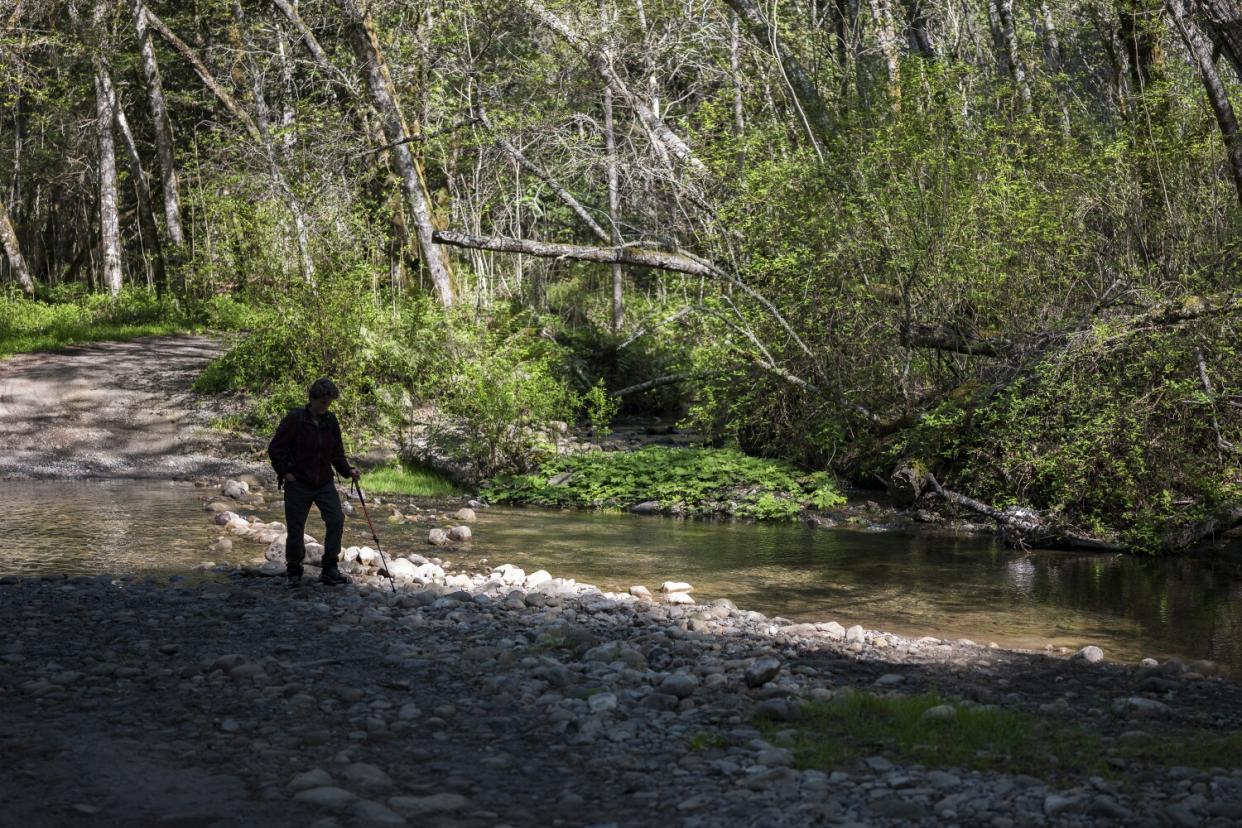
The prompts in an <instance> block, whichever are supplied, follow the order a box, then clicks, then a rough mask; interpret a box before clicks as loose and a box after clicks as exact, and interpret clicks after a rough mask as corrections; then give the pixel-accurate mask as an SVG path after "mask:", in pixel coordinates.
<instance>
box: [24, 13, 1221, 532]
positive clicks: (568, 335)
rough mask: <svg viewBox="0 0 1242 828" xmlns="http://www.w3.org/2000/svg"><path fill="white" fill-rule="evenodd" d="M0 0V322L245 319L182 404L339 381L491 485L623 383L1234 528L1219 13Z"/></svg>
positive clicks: (362, 411) (687, 402)
mask: <svg viewBox="0 0 1242 828" xmlns="http://www.w3.org/2000/svg"><path fill="white" fill-rule="evenodd" d="M0 27H2V29H0V102H2V109H3V117H2V118H0V240H2V241H3V246H4V252H5V254H6V255H5V257H4V261H3V263H2V264H0V280H2V281H3V282H4V283H5V284H6V285H7V286H8V287H9V294H8V298H7V299H5V300H3V301H4V304H3V305H0V313H2V314H3V318H0V334H5V335H6V336H14V335H16V333H17V332H19V331H20V329H21V328H22V326H23V325H33V324H36V323H37V322H39V320H44V321H46V320H47V319H50V318H53V317H56V316H57V314H62V315H63V314H77V315H78V316H81V315H83V314H85V315H86V316H88V317H90V318H92V319H112V320H114V321H126V320H129V321H136V320H144V319H148V320H160V319H162V320H169V319H177V320H181V321H183V322H185V323H187V324H188V323H190V322H194V323H203V324H209V325H212V326H215V327H222V328H233V329H237V330H239V331H244V332H245V336H244V337H241V338H239V339H238V340H237V344H236V345H235V347H234V348H233V350H232V351H231V352H230V353H229V355H228V356H226V357H225V358H224V359H222V360H221V361H219V362H218V363H216V364H214V365H213V366H212V368H211V369H209V371H208V372H207V373H206V374H205V375H204V376H203V378H202V379H200V383H199V385H200V387H201V388H202V389H203V390H226V389H247V390H250V391H254V392H262V393H261V394H260V395H256V397H255V399H257V400H258V401H259V402H257V403H256V406H255V410H254V416H255V417H256V418H257V419H258V420H260V421H262V420H265V419H269V420H270V418H271V417H272V416H274V415H275V414H276V413H277V412H279V411H281V410H282V409H283V408H285V407H287V406H289V405H292V404H295V403H296V402H297V401H298V400H300V398H301V397H302V395H303V393H304V391H303V389H304V388H305V385H306V382H307V380H308V379H309V378H313V377H314V376H317V375H319V374H323V373H329V374H332V375H334V376H336V377H337V378H338V379H339V380H340V381H341V384H342V385H343V387H344V390H345V392H346V393H345V397H344V399H343V402H344V403H345V404H346V406H347V408H348V409H349V410H350V413H351V414H353V415H354V417H355V422H358V423H362V422H367V423H370V424H371V426H372V427H373V428H375V429H377V430H381V431H383V432H385V433H387V434H389V435H393V434H395V435H398V436H400V435H403V434H405V433H406V432H408V431H409V429H410V428H411V427H412V425H413V424H415V423H417V422H419V420H420V417H422V416H423V413H422V412H425V411H426V410H427V407H428V406H430V407H432V408H434V409H435V410H436V411H437V412H439V413H440V414H442V415H444V416H446V417H448V418H450V419H451V421H452V422H453V423H455V424H456V425H455V426H454V428H456V429H457V431H456V433H457V435H458V436H459V437H460V436H461V435H462V434H463V433H464V434H466V435H467V436H468V437H469V442H470V448H469V450H470V451H471V459H472V460H474V461H475V463H476V465H477V466H478V468H479V471H480V474H482V475H484V476H487V475H493V474H496V473H499V472H503V471H512V470H522V469H523V468H524V467H528V466H530V465H531V464H532V463H535V462H537V461H538V450H537V448H538V441H537V439H536V438H535V437H532V436H531V435H538V434H539V433H540V432H541V430H543V431H545V432H546V430H547V429H548V428H553V427H554V425H553V424H554V423H555V422H556V421H559V420H578V421H579V422H582V423H585V424H592V425H594V426H595V427H597V428H601V427H603V426H604V424H605V423H606V421H607V420H608V419H609V417H610V416H611V415H612V414H613V413H614V412H615V411H616V410H618V408H619V409H620V410H621V411H623V412H626V413H638V414H660V415H663V416H666V417H677V418H680V419H681V420H682V421H683V422H684V423H685V424H686V425H687V426H688V427H691V428H694V429H697V430H700V431H702V432H703V433H705V434H706V435H707V437H708V439H709V440H710V441H711V442H712V443H714V444H717V445H722V446H723V445H729V446H736V447H740V448H741V449H743V450H744V451H746V452H749V453H751V454H756V455H762V456H770V457H779V458H783V459H786V460H789V461H792V462H793V463H796V464H798V465H799V466H800V467H802V468H804V469H807V470H821V471H822V470H827V471H831V472H833V473H834V474H836V475H839V476H840V477H841V478H843V479H847V480H851V481H853V482H855V483H861V484H865V485H879V484H890V485H892V484H893V482H894V481H893V479H892V475H893V473H894V472H895V471H897V472H900V473H901V474H899V476H898V479H897V483H898V484H899V485H898V489H899V490H900V489H901V488H902V485H904V486H905V489H906V490H908V489H910V488H911V487H912V488H913V489H914V493H915V494H917V493H918V492H919V491H920V490H921V489H922V488H923V487H924V486H925V485H927V486H933V487H934V486H937V485H939V484H943V485H944V486H945V487H946V489H949V491H951V492H958V493H962V494H959V495H957V496H958V497H959V498H966V497H970V498H975V499H977V500H978V501H981V502H982V503H981V505H985V506H988V507H995V508H996V509H998V510H1004V509H1006V508H1007V507H1008V508H1009V511H1007V512H1004V511H1002V512H998V513H997V514H998V515H1001V516H1002V517H999V518H998V519H1000V520H1002V522H1005V521H1009V522H1011V523H1012V522H1015V521H1019V522H1020V521H1021V520H1024V519H1025V518H1024V517H1023V516H1024V515H1026V514H1027V513H1026V512H1023V511H1022V510H1021V509H1018V508H1016V507H1019V506H1026V507H1032V508H1034V509H1035V510H1038V512H1039V515H1040V520H1041V521H1048V523H1049V525H1053V526H1055V527H1057V528H1056V532H1057V533H1059V536H1060V537H1062V538H1071V539H1077V540H1079V541H1082V542H1084V543H1099V544H1103V545H1110V546H1111V545H1119V546H1124V547H1127V548H1137V549H1145V550H1159V549H1178V548H1182V547H1184V546H1186V545H1187V544H1189V543H1191V542H1193V541H1196V540H1199V539H1201V538H1203V537H1205V536H1207V535H1210V534H1212V533H1213V532H1216V531H1219V530H1221V529H1224V528H1227V526H1228V525H1231V524H1232V523H1234V522H1236V521H1237V518H1238V517H1239V515H1240V514H1242V512H1239V510H1238V506H1239V503H1242V472H1240V471H1239V466H1240V458H1239V449H1238V446H1239V443H1240V441H1242V383H1240V382H1239V379H1240V378H1242V366H1240V365H1239V359H1238V337H1237V324H1238V318H1237V314H1238V311H1239V310H1240V309H1242V291H1239V289H1238V275H1239V258H1240V254H1242V248H1240V245H1239V239H1240V236H1239V229H1240V218H1242V212H1240V210H1239V203H1240V199H1242V138H1240V137H1239V135H1238V128H1237V122H1236V117H1235V115H1234V112H1233V109H1232V103H1231V102H1232V101H1233V100H1236V99H1237V97H1238V83H1239V78H1240V77H1242V75H1240V72H1242V11H1240V10H1239V7H1238V6H1236V5H1235V3H1234V2H1233V0H1167V2H1165V3H1163V4H1162V3H1160V2H1149V0H931V2H923V0H900V1H899V0H865V2H859V0H825V1H824V2H821V0H787V2H770V3H769V2H760V0H681V2H666V0H598V1H597V0H592V1H591V2H581V0H569V1H568V2H561V0H543V1H542V2H541V1H540V0H511V1H510V2H502V1H501V0H475V1H473V2H467V0H448V1H447V2H435V3H432V2H423V0H415V1H414V2H408V1H406V0H376V2H363V0H315V1H314V2H311V1H310V0H304V2H300V3H298V2H294V0H271V2H258V0H245V1H244V2H243V1H242V0H231V2H230V0H188V2H175V3H174V2H150V3H144V2H143V0H122V1H120V2H118V1H117V0H95V2H87V1H86V0H83V1H82V2H51V0H2V2H0ZM927 472H932V473H933V474H934V480H933V479H932V478H927V477H926V476H925V475H926V473H927ZM905 493H906V494H910V492H909V491H906V492H905ZM960 502H967V501H965V500H962V501H960Z"/></svg>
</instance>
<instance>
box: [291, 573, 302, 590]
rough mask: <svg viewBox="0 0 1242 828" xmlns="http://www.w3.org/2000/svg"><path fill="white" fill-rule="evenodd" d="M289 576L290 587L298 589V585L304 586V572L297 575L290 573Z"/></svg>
mask: <svg viewBox="0 0 1242 828" xmlns="http://www.w3.org/2000/svg"><path fill="white" fill-rule="evenodd" d="M288 577H289V583H288V587H289V589H297V588H298V587H300V586H302V573H300V572H299V573H298V574H296V575H289V576H288Z"/></svg>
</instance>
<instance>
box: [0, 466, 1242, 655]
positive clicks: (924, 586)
mask: <svg viewBox="0 0 1242 828" xmlns="http://www.w3.org/2000/svg"><path fill="white" fill-rule="evenodd" d="M205 493H206V490H202V489H195V488H194V487H193V486H191V485H190V484H187V483H168V482H152V481H107V482H101V481H93V482H73V483H64V482H51V481H13V480H6V481H4V482H3V483H0V514H3V515H4V516H5V521H6V523H7V524H8V526H7V528H8V532H7V533H6V535H7V541H8V542H7V543H6V544H5V549H4V552H3V554H2V555H0V575H13V574H17V575H39V574H48V573H66V574H70V575H76V574H100V573H109V574H114V575H133V576H139V577H160V578H164V577H168V576H172V575H183V576H184V575H189V574H191V572H192V570H193V569H194V568H195V567H198V566H201V565H202V564H203V563H204V562H206V561H208V560H214V561H216V562H218V563H245V562H249V561H252V560H254V559H255V558H256V557H261V556H262V553H263V547H262V546H260V545H258V544H253V543H248V542H246V541H242V540H240V539H236V540H235V546H234V551H233V553H232V555H231V557H229V558H228V559H222V558H220V557H218V556H217V557H214V558H213V557H212V555H211V553H210V552H209V551H208V547H209V546H210V544H211V543H212V541H214V540H215V539H216V538H217V537H218V536H219V534H220V532H219V528H218V527H216V526H214V525H213V524H212V523H211V520H210V516H209V515H208V514H207V513H206V512H204V511H202V508H201V498H202V496H203V495H204V494H205ZM239 511H240V512H241V513H242V514H251V513H253V514H257V515H259V516H260V517H261V518H262V519H263V520H265V521H268V520H281V519H282V515H281V512H280V507H279V504H278V503H277V504H275V505H272V504H269V505H268V506H267V507H263V508H260V509H257V510H239ZM406 511H409V510H408V509H407V510H406ZM388 513H389V512H388V509H387V508H385V507H383V506H379V507H374V508H373V509H372V516H373V517H374V518H375V519H376V529H377V531H378V532H379V536H380V540H381V542H382V543H383V544H384V548H385V550H386V551H393V552H397V553H398V554H403V553H407V552H418V553H421V554H424V555H426V556H428V557H431V556H432V555H433V554H439V555H440V556H442V557H444V558H447V559H449V560H453V561H455V562H460V563H463V564H473V563H475V562H476V561H478V560H479V559H480V558H486V559H487V560H488V561H489V562H490V563H491V565H499V564H501V563H512V564H516V565H517V566H520V567H522V568H524V569H525V570H526V571H527V572H531V571H534V570H536V569H546V570H548V571H549V572H551V573H552V574H553V575H554V576H558V577H566V578H575V579H577V580H578V581H579V582H585V583H592V584H596V585H598V586H599V587H600V588H601V589H605V590H621V591H624V590H626V589H628V588H629V587H630V586H631V585H633V584H645V585H646V586H647V587H649V588H650V589H652V591H655V590H656V589H658V587H659V585H660V583H661V582H663V581H666V580H679V581H689V582H690V583H692V584H694V586H695V595H696V597H698V598H700V599H710V598H720V597H725V598H731V599H732V600H733V601H735V602H736V603H737V605H738V606H740V607H743V608H745V609H752V610H758V611H760V612H763V613H766V614H768V615H780V616H784V617H786V618H790V619H793V620H799V621H829V620H835V621H838V622H840V623H841V624H843V625H845V626H849V625H851V624H861V625H862V626H863V627H865V628H867V629H878V630H885V631H889V632H894V633H898V634H901V635H908V636H915V637H917V636H923V635H932V636H936V637H938V638H946V639H958V638H969V639H972V640H974V641H977V642H979V643H981V644H987V643H989V642H996V643H997V644H999V645H1001V646H1005V647H1017V648H1023V649H1043V648H1045V647H1048V646H1052V647H1066V648H1071V649H1076V648H1078V647H1080V646H1083V645H1085V644H1097V645H1099V646H1100V647H1102V648H1103V649H1104V652H1105V654H1106V655H1107V657H1108V658H1110V659H1115V660H1123V661H1134V660H1137V659H1139V658H1141V657H1143V656H1153V657H1157V658H1162V657H1167V656H1172V655H1177V656H1181V657H1182V658H1184V659H1195V658H1210V659H1213V660H1215V661H1218V662H1220V663H1221V665H1222V666H1224V667H1225V668H1227V669H1228V670H1229V671H1230V672H1232V673H1233V674H1235V675H1237V674H1239V673H1242V566H1240V565H1239V564H1238V563H1236V562H1233V563H1229V562H1225V561H1219V560H1210V559H1203V558H1198V559H1196V558H1174V559H1163V560H1151V559H1143V558H1136V557H1129V556H1122V555H1104V554H1075V553H1066V552H1055V551H1046V550H1032V551H1028V552H1018V551H1015V550H1012V549H1006V548H1005V547H1004V546H1002V545H1001V544H1000V543H999V542H998V541H997V540H995V539H994V538H991V537H978V536H971V535H952V534H948V533H944V532H938V531H917V532H897V531H892V532H887V531H867V530H859V529H843V528H838V529H823V528H816V527H812V526H809V525H805V524H800V523H788V524H754V523H740V522H736V523H734V522H710V521H686V520H678V519H673V518H658V517H646V516H637V515H628V514H596V513H590V512H559V511H545V510H536V509H508V508H499V507H493V508H491V509H485V510H480V512H479V520H478V521H477V522H476V523H475V524H474V525H473V527H472V528H473V530H474V540H473V541H472V542H470V543H469V544H468V545H466V546H455V547H445V548H442V549H435V548H433V547H429V546H428V545H427V544H426V542H425V538H426V532H427V529H428V528H429V526H432V525H439V526H447V525H451V522H446V521H440V522H437V523H429V522H427V521H426V520H424V521H423V522H421V523H413V524H405V525H392V524H390V523H388V522H387V521H385V520H383V518H384V517H386V516H387V515H388ZM307 531H308V532H309V533H310V534H312V535H314V536H316V537H317V538H322V533H323V524H322V523H321V522H320V521H319V519H318V516H317V514H314V513H313V514H312V516H311V518H310V520H309V521H308V523H307ZM368 541H369V533H368V532H367V531H366V524H365V522H364V521H363V520H362V518H361V517H360V516H355V517H354V518H351V519H349V521H348V522H347V523H346V530H345V545H346V546H351V545H357V546H361V545H364V544H366V543H367V542H368Z"/></svg>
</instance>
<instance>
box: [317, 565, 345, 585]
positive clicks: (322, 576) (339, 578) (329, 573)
mask: <svg viewBox="0 0 1242 828" xmlns="http://www.w3.org/2000/svg"><path fill="white" fill-rule="evenodd" d="M319 583H321V584H327V585H329V586H340V585H341V584H348V583H349V579H348V578H346V577H345V576H344V575H342V574H341V570H339V569H337V568H336V567H335V566H334V567H332V568H331V569H325V570H324V571H323V572H321V573H319Z"/></svg>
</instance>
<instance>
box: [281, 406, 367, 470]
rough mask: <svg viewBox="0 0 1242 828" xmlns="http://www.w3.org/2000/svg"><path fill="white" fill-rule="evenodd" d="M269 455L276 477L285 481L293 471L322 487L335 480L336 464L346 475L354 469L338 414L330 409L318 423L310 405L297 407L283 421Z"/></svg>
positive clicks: (337, 468)
mask: <svg viewBox="0 0 1242 828" xmlns="http://www.w3.org/2000/svg"><path fill="white" fill-rule="evenodd" d="M267 456H268V457H270V458H271V460H272V468H273V469H275V470H276V479H277V480H279V481H281V482H282V483H283V482H284V479H285V475H286V474H288V473H290V472H292V473H293V476H294V477H296V478H297V480H298V482H299V483H301V484H303V485H304V486H311V487H313V488H319V487H320V486H323V485H326V484H327V483H330V482H331V481H332V467H333V466H335V467H336V470H337V471H338V472H340V473H341V474H342V475H343V476H345V477H349V475H350V471H351V469H350V465H349V461H348V460H346V459H345V443H344V442H343V441H342V440H341V426H340V424H339V423H337V421H336V416H335V415H334V414H333V413H332V412H331V411H329V412H327V413H326V414H324V415H323V416H322V417H320V418H319V425H318V426H316V425H315V421H314V420H313V419H312V418H311V413H310V406H309V405H308V406H304V407H302V408H295V409H293V410H292V411H290V412H289V413H288V414H286V415H285V418H284V419H283V420H281V421H280V426H279V427H278V428H277V429H276V435H275V436H274V437H272V442H270V443H268V446H267Z"/></svg>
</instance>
